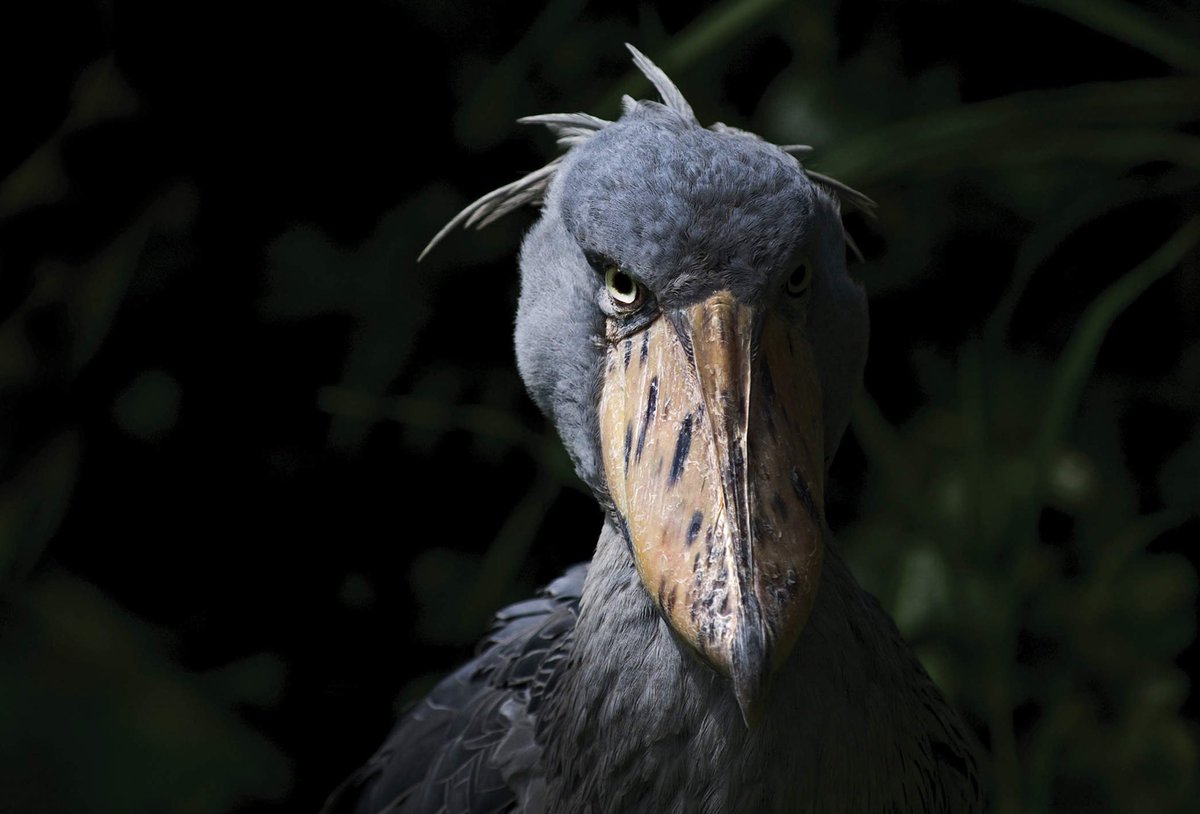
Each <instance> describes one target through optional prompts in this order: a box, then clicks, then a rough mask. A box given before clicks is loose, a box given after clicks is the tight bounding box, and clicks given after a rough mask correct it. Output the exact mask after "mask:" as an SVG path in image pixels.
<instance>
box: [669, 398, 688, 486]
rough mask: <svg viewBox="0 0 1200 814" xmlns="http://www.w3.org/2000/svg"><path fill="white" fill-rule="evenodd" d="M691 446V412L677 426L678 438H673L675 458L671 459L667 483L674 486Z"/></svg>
mask: <svg viewBox="0 0 1200 814" xmlns="http://www.w3.org/2000/svg"><path fill="white" fill-rule="evenodd" d="M691 448H692V414H691V413H688V414H687V415H685V416H684V417H683V424H682V425H681V426H680V428H679V438H677V439H676V440H675V458H674V459H673V460H672V461H671V472H670V474H669V475H667V485H668V486H674V485H675V483H676V482H677V481H678V480H679V476H680V475H682V474H683V465H684V464H685V463H687V456H688V451H689V450H690V449H691Z"/></svg>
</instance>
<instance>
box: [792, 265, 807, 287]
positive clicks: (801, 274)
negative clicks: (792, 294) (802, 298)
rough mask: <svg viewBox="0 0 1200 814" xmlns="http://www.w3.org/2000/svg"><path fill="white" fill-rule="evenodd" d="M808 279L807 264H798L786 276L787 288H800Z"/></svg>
mask: <svg viewBox="0 0 1200 814" xmlns="http://www.w3.org/2000/svg"><path fill="white" fill-rule="evenodd" d="M807 279H808V266H800V267H798V268H797V269H796V270H795V271H793V272H792V276H791V277H789V278H788V288H793V289H795V288H801V287H802V286H803V285H804V282H805V281H806V280H807Z"/></svg>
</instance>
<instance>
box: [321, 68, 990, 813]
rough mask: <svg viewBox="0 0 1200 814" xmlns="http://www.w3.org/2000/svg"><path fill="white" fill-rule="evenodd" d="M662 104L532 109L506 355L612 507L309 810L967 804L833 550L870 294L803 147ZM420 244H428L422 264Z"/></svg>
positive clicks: (929, 687)
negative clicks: (536, 210)
mask: <svg viewBox="0 0 1200 814" xmlns="http://www.w3.org/2000/svg"><path fill="white" fill-rule="evenodd" d="M627 47H628V48H629V50H630V52H631V53H632V55H633V60H634V63H635V65H636V66H637V67H638V69H640V71H641V72H642V73H643V74H645V76H646V77H647V78H648V79H649V80H650V82H651V83H652V84H653V86H654V87H655V89H656V90H657V92H658V94H659V97H660V99H661V101H657V100H656V101H651V100H634V99H632V98H630V97H628V96H626V97H624V98H623V99H622V115H621V116H620V117H619V118H618V119H617V120H615V121H609V120H605V119H601V118H598V117H596V116H592V115H588V114H585V113H570V114H550V115H542V116H531V117H528V118H525V119H521V120H520V121H521V122H523V123H528V124H539V125H544V126H547V127H549V128H550V129H551V130H552V131H553V132H554V133H555V134H556V135H557V138H558V141H559V143H560V145H561V146H562V147H564V148H565V152H563V153H562V154H561V155H559V156H558V157H556V158H555V159H553V160H552V161H550V162H549V163H548V164H547V165H545V166H544V167H542V168H540V169H537V170H535V171H533V172H531V173H529V174H528V175H525V176H524V177H522V178H520V179H519V180H517V181H515V182H513V183H511V184H508V185H506V186H504V187H501V188H500V189H497V190H495V191H493V192H491V193H489V194H487V195H485V196H483V197H482V198H480V199H478V200H477V201H475V202H474V203H472V204H471V205H469V206H468V207H467V208H466V209H464V210H463V211H462V212H461V213H459V214H458V215H457V216H456V217H455V218H454V219H453V220H451V221H450V222H449V223H448V224H446V226H445V227H444V228H443V229H442V230H441V231H440V232H439V233H438V234H437V235H436V236H435V237H434V238H433V240H432V241H431V242H430V244H429V246H428V247H427V248H426V250H425V252H426V253H427V252H428V251H429V250H430V249H431V248H433V246H435V245H436V244H437V243H438V242H440V241H441V240H442V239H443V238H444V237H446V235H447V234H448V233H449V232H450V231H451V230H453V229H455V228H458V227H476V228H478V227H482V226H484V225H487V224H488V223H491V222H493V221H495V220H496V219H498V218H500V217H502V216H504V215H506V214H508V213H510V212H512V211H514V210H517V209H519V208H520V207H523V206H526V205H535V206H539V207H540V209H541V214H540V218H539V219H538V220H537V222H536V223H535V225H533V226H532V228H531V229H530V230H529V231H528V232H527V233H526V235H525V237H524V239H523V242H522V246H521V250H520V256H519V267H520V295H519V300H518V305H517V319H516V326H515V346H516V357H517V367H518V370H519V372H520V375H521V378H522V380H523V381H524V384H525V386H526V388H527V390H528V391H529V394H530V395H531V397H532V399H533V401H534V402H535V403H536V404H537V406H538V407H539V408H540V409H541V410H542V412H544V413H545V415H546V416H547V417H548V419H549V420H550V421H551V422H552V423H553V425H554V426H555V427H556V429H557V431H558V433H559V435H560V437H561V438H562V441H563V443H564V446H565V447H566V449H567V451H568V453H569V454H570V457H571V459H572V462H573V463H574V466H575V469H576V471H577V473H578V475H579V477H580V478H581V479H582V481H583V482H584V483H585V484H586V485H587V486H588V487H589V489H590V491H591V492H592V494H594V496H595V497H596V499H597V501H598V502H599V503H600V505H601V507H602V508H603V510H604V521H603V525H602V528H601V530H600V533H599V536H598V539H597V542H596V548H595V553H594V556H593V558H592V560H591V562H590V563H587V564H581V565H577V566H575V567H573V568H571V569H569V570H568V571H566V573H564V574H563V575H562V576H560V577H559V578H558V579H556V580H554V581H553V582H551V583H550V584H549V585H548V586H546V587H545V588H544V589H543V590H542V591H541V592H540V594H539V595H538V596H536V597H535V598H532V599H529V600H526V601H523V602H519V603H517V604H515V605H512V606H510V607H507V608H504V609H502V610H500V611H499V612H498V613H497V614H496V616H495V620H494V624H493V627H492V629H491V631H490V633H488V634H487V635H486V637H485V638H484V639H483V641H482V642H481V643H480V645H479V648H478V650H477V655H476V657H475V658H474V659H473V660H471V661H470V662H468V663H466V664H464V665H463V666H462V667H460V668H459V669H457V670H456V671H454V672H453V673H452V674H450V675H449V676H448V677H446V678H445V679H444V680H442V681H441V682H440V683H439V684H438V685H437V686H436V687H435V688H434V689H433V690H432V691H431V692H430V694H429V695H428V696H427V697H426V698H425V699H424V700H422V701H420V702H419V703H417V704H416V705H415V706H414V707H413V708H411V709H410V710H409V711H408V712H407V713H406V714H404V715H403V716H402V717H401V718H400V720H399V721H398V723H397V724H396V725H395V727H394V729H393V730H392V732H391V734H390V735H389V736H388V738H387V739H386V741H385V742H384V744H383V745H382V746H381V747H380V748H379V750H378V751H377V752H376V753H375V755H374V756H373V757H372V758H370V760H369V761H368V762H367V763H366V764H365V765H364V766H363V767H362V768H361V769H359V770H358V771H357V772H355V773H354V774H353V775H351V777H350V778H348V779H347V780H346V781H345V782H344V783H343V784H342V785H341V786H339V787H338V789H337V790H335V791H334V792H333V793H332V794H331V796H330V798H329V800H328V801H327V803H326V807H325V809H324V811H325V812H327V813H328V814H343V812H355V813H356V814H384V812H393V813H395V814H417V813H420V814H426V813H428V814H432V813H433V812H439V813H441V814H484V813H485V812H487V813H491V812H497V813H498V812H523V813H526V812H528V813H532V812H545V813H546V814H557V812H593V813H594V814H608V813H610V812H611V813H612V814H617V813H618V812H622V813H623V812H667V813H671V812H680V813H683V812H698V813H700V814H718V813H719V814H770V813H771V812H788V813H789V814H792V813H794V812H847V813H853V812H976V811H982V810H983V809H984V806H985V792H984V789H983V782H982V779H981V775H980V770H979V765H980V761H979V759H978V757H977V751H978V747H977V745H976V743H975V740H974V736H973V733H971V731H970V730H969V729H968V727H967V726H966V725H965V723H964V721H963V719H962V718H961V717H960V716H959V714H958V713H957V712H956V711H955V709H954V708H953V707H952V706H951V705H950V704H949V703H948V702H947V701H946V699H945V698H944V696H943V694H942V693H941V691H940V690H939V689H938V687H937V686H936V685H935V684H934V682H933V681H932V680H931V679H930V677H929V676H928V674H927V673H926V671H925V670H924V668H923V667H922V665H921V663H920V662H919V660H918V659H917V658H916V656H915V654H914V653H913V651H912V650H911V649H910V648H909V646H908V645H907V644H906V643H905V642H904V640H903V638H902V637H901V635H900V633H899V632H898V630H897V628H896V625H895V624H894V622H893V621H892V619H891V618H890V617H889V616H888V614H887V613H886V612H885V611H884V610H883V609H882V608H881V606H880V605H879V603H878V602H877V601H876V599H875V598H874V597H873V596H871V595H870V594H869V593H868V592H867V591H865V590H864V589H863V588H861V587H860V586H859V585H858V583H857V581H856V580H855V578H854V576H853V574H852V573H851V571H850V569H849V568H848V566H847V564H846V563H845V562H844V560H843V559H842V558H841V557H840V556H839V554H838V551H837V549H836V546H835V544H834V541H833V537H832V532H831V530H830V528H829V525H828V523H827V521H826V517H825V502H824V492H825V480H826V475H827V469H828V465H829V463H830V460H831V459H832V457H833V454H834V452H835V450H836V449H837V447H838V444H839V442H840V440H841V438H842V435H843V433H844V432H845V430H846V428H847V426H848V423H849V416H850V408H851V402H852V400H853V398H854V397H855V393H856V392H857V391H858V390H859V389H860V388H861V386H862V376H863V368H864V365H865V360H866V352H867V338H868V317H867V303H866V296H865V293H864V290H863V288H862V287H861V285H860V284H859V283H858V282H857V281H855V280H854V279H853V278H852V277H851V275H850V274H849V272H848V270H847V259H846V254H847V250H848V247H849V249H850V250H852V251H853V250H854V248H853V243H852V242H851V241H850V240H849V238H848V236H847V234H846V231H845V228H844V226H843V220H842V210H843V209H861V210H864V211H870V210H872V209H873V208H874V202H873V201H871V199H870V198H868V197H867V196H865V195H864V194H862V193H860V192H857V191H855V190H854V189H852V188H850V187H848V186H846V185H845V184H842V183H840V182H838V181H836V180H834V179H833V178H830V177H828V176H825V175H822V174H820V173H817V172H815V171H813V170H811V169H808V168H806V167H805V166H804V165H803V163H802V159H803V158H804V157H805V156H806V155H807V153H808V148H807V147H804V146H801V145H783V146H779V145H775V144H772V143H770V142H768V141H766V140H764V139H762V138H760V137H759V136H757V135H755V134H753V133H750V132H748V131H745V130H741V129H739V128H736V127H732V126H728V125H725V124H723V123H719V122H718V123H716V124H714V125H711V126H709V127H705V126H703V125H701V123H700V122H699V121H698V119H697V117H696V115H695V113H694V111H693V110H692V107H691V105H690V104H689V103H688V102H687V101H686V99H685V98H684V96H683V94H682V93H681V92H680V90H679V89H678V88H677V87H676V85H675V83H674V82H672V81H671V80H670V79H669V78H668V77H667V75H666V74H665V73H664V72H663V71H662V70H661V69H660V68H659V67H658V66H657V65H655V64H654V63H653V62H651V61H650V60H649V59H648V58H647V57H646V56H644V55H643V54H642V53H641V52H640V51H638V50H637V49H636V48H634V47H633V46H627ZM423 256H424V253H423V254H422V257H423Z"/></svg>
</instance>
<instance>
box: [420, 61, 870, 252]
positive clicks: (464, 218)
mask: <svg viewBox="0 0 1200 814" xmlns="http://www.w3.org/2000/svg"><path fill="white" fill-rule="evenodd" d="M625 47H626V48H628V49H629V51H630V52H631V53H632V54H633V64H634V65H636V66H637V67H638V70H640V71H641V72H642V73H643V74H644V75H645V76H646V78H647V79H649V80H650V82H651V84H653V85H654V88H655V90H657V91H658V95H659V96H660V97H661V98H662V103H663V104H664V105H666V106H667V107H668V108H670V109H671V110H673V111H675V112H676V113H678V114H679V115H680V117H682V118H683V119H685V120H687V121H690V122H692V123H694V124H695V125H696V126H697V127H700V126H701V125H700V122H699V120H697V118H696V114H695V112H694V111H693V110H692V106H691V105H690V104H688V101H687V99H685V98H684V96H683V93H682V92H680V90H679V88H678V87H677V86H676V85H675V83H674V82H672V81H671V79H670V77H668V76H667V75H666V73H664V72H663V70H662V68H660V67H658V66H657V65H655V64H654V63H653V62H652V61H651V60H650V59H649V57H647V56H646V55H645V54H643V53H642V52H641V51H639V50H638V49H636V48H634V47H633V46H632V45H630V44H629V43H626V44H625ZM637 105H638V102H637V100H635V99H633V98H632V97H630V96H624V97H622V98H621V109H622V112H623V113H629V112H630V111H632V110H633V109H634V108H636V107H637ZM517 121H518V122H519V123H520V124H540V125H543V126H545V127H548V128H549V129H550V131H551V132H552V133H554V135H555V137H556V138H557V139H558V145H559V147H562V148H563V149H565V150H570V149H571V148H573V147H577V146H579V145H580V144H583V143H584V142H585V141H587V140H588V139H590V138H591V137H592V136H594V135H595V134H596V133H598V132H599V131H601V130H603V129H604V128H605V127H608V126H609V125H610V124H613V122H611V121H609V120H608V119H601V118H600V117H598V116H593V115H591V114H590V113H544V114H542V115H539V116H525V117H524V118H521V119H517ZM710 129H711V130H715V131H717V132H720V133H732V134H735V135H739V136H745V137H747V138H753V139H757V140H759V141H762V140H763V139H762V137H761V136H759V135H757V134H755V133H751V132H750V131H748V130H741V129H739V128H737V127H730V126H729V125H727V124H725V123H723V122H716V123H715V124H713V125H712V126H711V128H710ZM779 149H781V150H783V151H784V152H785V153H788V154H790V155H791V156H792V157H794V158H795V159H796V161H797V163H799V162H800V159H801V158H802V157H804V156H807V155H808V154H810V153H811V152H812V149H813V148H812V147H809V146H808V145H807V144H786V145H780V146H779ZM564 157H565V156H561V155H560V156H558V157H557V158H555V159H553V160H552V161H550V163H548V164H546V165H545V166H543V167H540V168H538V169H536V170H534V171H533V172H531V173H529V174H528V175H525V176H522V177H521V178H518V179H517V180H516V181H513V182H512V183H511V184H505V185H504V186H502V187H500V188H499V189H494V190H492V191H491V192H489V193H487V194H486V195H484V196H483V197H481V198H478V199H476V200H475V201H473V202H471V203H470V204H468V205H467V207H466V208H465V209H463V210H462V211H461V212H459V213H458V214H457V215H455V216H454V217H453V218H451V220H450V222H449V223H447V224H446V225H445V226H443V227H442V228H441V229H440V230H439V231H438V233H437V234H436V235H434V236H433V239H432V240H430V241H429V245H427V246H426V247H425V249H424V250H423V251H422V252H421V254H420V256H418V257H417V261H418V262H420V261H421V260H423V259H424V258H425V255H427V254H429V252H430V251H432V250H433V247H434V246H436V245H437V244H438V243H440V242H441V241H442V239H443V238H445V237H446V235H448V234H450V232H452V231H454V230H455V229H457V228H458V227H459V226H461V227H463V228H464V229H482V228H483V227H484V226H487V225H488V224H489V223H492V222H494V221H496V220H499V219H500V218H502V217H504V216H505V215H507V214H508V213H509V212H512V211H514V210H516V209H520V208H521V207H522V206H525V205H526V204H529V205H534V206H540V205H541V204H542V203H543V202H544V201H545V199H546V191H547V190H549V188H550V183H551V182H552V181H553V180H554V176H555V174H556V173H557V172H558V168H559V167H560V166H561V165H562V161H563V158H564ZM801 169H803V170H804V172H805V174H806V175H807V176H808V178H809V180H811V181H812V182H813V183H815V184H818V185H819V186H821V187H822V188H823V189H825V190H826V191H827V192H828V193H829V194H830V195H832V196H833V197H834V198H835V199H836V200H837V201H838V202H839V203H840V204H841V205H842V206H843V207H849V208H851V209H855V210H858V211H860V212H863V213H865V214H867V215H870V216H874V213H875V209H876V203H875V201H873V200H871V199H870V198H869V197H867V196H866V195H864V194H863V193H861V192H859V191H858V190H856V189H853V188H851V187H849V186H847V185H846V184H843V183H842V182H841V181H838V180H836V179H834V178H830V177H829V176H828V175H823V174H822V173H819V172H813V171H812V170H810V169H807V168H805V167H803V165H801ZM846 243H847V244H848V245H849V246H850V249H851V250H852V251H853V252H854V253H855V254H857V255H858V256H859V257H860V258H861V257H862V254H861V253H860V252H859V251H858V247H857V246H856V245H855V244H854V241H853V240H852V239H851V238H850V235H849V234H847V235H846Z"/></svg>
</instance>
